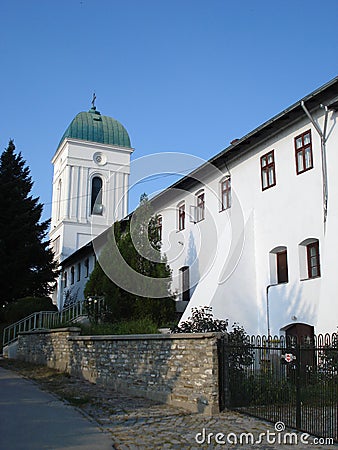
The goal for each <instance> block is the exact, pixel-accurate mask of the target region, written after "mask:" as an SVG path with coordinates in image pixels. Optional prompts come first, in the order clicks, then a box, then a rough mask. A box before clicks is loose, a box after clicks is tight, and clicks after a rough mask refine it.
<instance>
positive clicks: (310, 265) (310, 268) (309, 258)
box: [306, 241, 320, 278]
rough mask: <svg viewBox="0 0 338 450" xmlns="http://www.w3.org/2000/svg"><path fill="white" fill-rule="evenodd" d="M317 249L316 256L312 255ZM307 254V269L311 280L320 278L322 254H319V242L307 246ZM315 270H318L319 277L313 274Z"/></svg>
mask: <svg viewBox="0 0 338 450" xmlns="http://www.w3.org/2000/svg"><path fill="white" fill-rule="evenodd" d="M312 249H315V254H314V255H311V250H312ZM306 254H307V269H308V277H309V278H318V277H320V253H319V242H318V241H315V242H311V243H310V244H307V246H306ZM313 258H314V259H315V264H313ZM313 269H316V270H317V275H314V274H313Z"/></svg>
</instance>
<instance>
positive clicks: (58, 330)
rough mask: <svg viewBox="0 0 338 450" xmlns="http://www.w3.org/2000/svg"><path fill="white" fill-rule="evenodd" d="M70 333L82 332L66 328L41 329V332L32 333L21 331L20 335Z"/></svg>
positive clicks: (34, 331)
mask: <svg viewBox="0 0 338 450" xmlns="http://www.w3.org/2000/svg"><path fill="white" fill-rule="evenodd" d="M68 332H71V333H73V332H79V333H80V332H81V328H79V327H66V328H52V329H48V328H45V329H41V330H31V331H20V332H19V333H18V335H21V334H50V333H68Z"/></svg>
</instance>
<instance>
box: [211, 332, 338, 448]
mask: <svg viewBox="0 0 338 450" xmlns="http://www.w3.org/2000/svg"><path fill="white" fill-rule="evenodd" d="M219 367H220V409H221V410H224V409H225V408H231V409H237V410H240V411H241V412H244V413H248V414H251V415H253V416H256V417H260V418H263V419H265V420H268V421H271V422H278V421H281V422H284V424H285V425H286V426H288V427H291V428H296V429H298V430H301V431H305V432H307V433H310V434H313V435H316V436H320V437H328V438H334V439H335V440H338V336H337V334H334V335H332V336H329V335H325V336H322V335H318V336H314V337H311V338H309V337H305V338H300V339H297V337H295V336H288V337H274V338H272V337H270V338H269V339H268V338H265V337H261V336H253V337H247V338H246V339H244V340H243V339H241V340H240V341H238V339H237V340H236V339H233V338H232V337H231V335H225V336H223V337H222V338H221V339H220V340H219Z"/></svg>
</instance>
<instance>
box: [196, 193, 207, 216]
mask: <svg viewBox="0 0 338 450" xmlns="http://www.w3.org/2000/svg"><path fill="white" fill-rule="evenodd" d="M204 212H205V201H204V192H201V193H200V194H199V195H198V196H197V206H196V222H200V221H201V220H203V219H204Z"/></svg>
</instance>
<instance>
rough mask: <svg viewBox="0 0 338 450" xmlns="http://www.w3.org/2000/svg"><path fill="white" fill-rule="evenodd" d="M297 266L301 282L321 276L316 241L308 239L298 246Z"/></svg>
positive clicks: (317, 243) (317, 241) (317, 242)
mask: <svg viewBox="0 0 338 450" xmlns="http://www.w3.org/2000/svg"><path fill="white" fill-rule="evenodd" d="M299 266H300V278H301V279H302V280H306V279H311V278H318V277H320V276H321V267H320V251H319V240H318V239H315V238H308V239H305V240H304V241H303V242H301V243H300V244H299Z"/></svg>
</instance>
